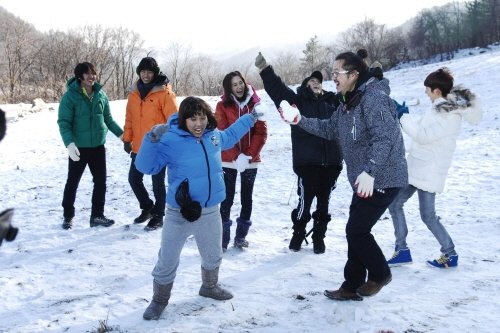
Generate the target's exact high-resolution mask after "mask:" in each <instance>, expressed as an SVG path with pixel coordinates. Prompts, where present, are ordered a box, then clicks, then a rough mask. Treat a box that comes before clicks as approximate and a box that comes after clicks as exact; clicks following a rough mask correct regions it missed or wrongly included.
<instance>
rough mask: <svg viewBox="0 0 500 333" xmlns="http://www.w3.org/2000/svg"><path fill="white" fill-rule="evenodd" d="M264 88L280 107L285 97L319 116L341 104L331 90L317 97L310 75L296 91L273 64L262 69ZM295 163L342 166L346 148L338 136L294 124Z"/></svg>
mask: <svg viewBox="0 0 500 333" xmlns="http://www.w3.org/2000/svg"><path fill="white" fill-rule="evenodd" d="M260 76H261V78H262V81H263V83H264V89H265V90H266V92H267V93H268V94H269V97H271V99H272V100H273V102H274V104H275V105H276V107H279V105H280V103H281V101H283V100H285V101H287V102H288V103H289V104H290V105H292V104H295V105H296V106H297V108H298V110H299V111H300V114H301V115H302V116H305V117H308V118H317V119H329V118H330V117H331V116H332V114H333V113H334V112H335V110H336V108H337V106H338V103H339V102H338V98H337V96H336V94H335V93H333V92H331V91H324V90H323V94H321V95H319V96H318V97H316V96H315V95H314V93H313V92H312V90H311V89H310V88H309V87H308V86H307V82H308V79H309V78H306V79H305V80H304V81H303V82H302V84H301V85H300V87H299V88H298V89H297V92H296V93H295V92H294V91H293V90H292V89H290V88H289V87H287V86H286V85H285V83H284V82H283V81H282V80H281V78H280V77H279V76H277V75H276V73H275V72H274V69H273V67H272V66H267V67H266V68H264V69H263V70H262V71H261V72H260ZM291 138H292V157H293V166H294V167H296V166H306V165H320V166H327V165H336V166H340V167H342V151H341V149H340V144H339V141H338V140H337V139H336V138H331V139H325V138H322V137H319V136H316V135H313V134H311V133H308V132H307V131H305V130H303V129H302V128H300V127H299V126H292V127H291Z"/></svg>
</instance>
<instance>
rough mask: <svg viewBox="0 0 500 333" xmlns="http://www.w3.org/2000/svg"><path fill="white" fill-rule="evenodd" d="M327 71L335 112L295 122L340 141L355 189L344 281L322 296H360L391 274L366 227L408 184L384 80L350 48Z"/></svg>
mask: <svg viewBox="0 0 500 333" xmlns="http://www.w3.org/2000/svg"><path fill="white" fill-rule="evenodd" d="M332 75H333V78H334V81H335V83H336V86H337V92H338V93H340V94H341V95H342V97H341V105H340V106H339V108H338V109H337V111H336V112H335V113H334V114H333V115H332V117H331V118H330V119H326V120H321V119H315V118H305V117H300V116H299V117H298V121H296V122H295V124H298V126H300V127H301V128H302V129H304V130H306V131H308V132H310V133H313V134H315V135H318V136H321V137H324V138H329V139H330V138H338V139H339V141H340V144H341V147H342V152H343V156H344V160H345V163H346V167H347V176H348V178H349V183H350V184H351V186H352V188H353V190H354V193H353V195H352V201H351V206H350V209H349V220H348V221H347V225H346V237H347V244H348V253H347V262H346V264H345V267H344V278H345V281H344V283H343V284H342V286H341V287H340V288H339V289H338V290H325V295H326V296H327V297H329V298H331V299H335V300H362V297H363V296H372V295H375V294H376V293H378V292H379V291H380V289H382V287H383V286H385V285H386V284H388V283H389V282H390V281H391V279H392V275H391V271H390V268H389V266H388V265H387V262H386V260H385V257H384V254H383V253H382V251H381V249H380V247H379V246H378V244H377V242H376V241H375V239H374V237H373V235H372V234H371V229H372V227H373V226H374V225H375V223H376V222H377V221H378V220H379V218H380V217H381V216H382V214H383V213H384V212H385V210H386V209H387V207H388V206H389V204H390V203H391V202H392V200H393V199H394V198H395V196H396V195H397V193H398V192H399V190H400V189H401V188H402V187H404V186H406V185H407V184H408V171H407V165H406V159H405V150H404V143H403V137H402V134H401V129H400V126H399V122H398V118H397V116H396V108H395V104H394V102H393V101H392V100H391V98H390V97H389V92H390V89H389V82H388V80H387V79H383V80H377V79H375V78H373V77H371V76H370V73H369V71H368V68H367V66H366V64H365V63H364V62H363V60H362V59H361V58H360V57H359V56H357V55H356V54H354V53H352V52H345V53H342V54H339V55H338V56H337V57H336V58H335V63H334V65H333V72H332Z"/></svg>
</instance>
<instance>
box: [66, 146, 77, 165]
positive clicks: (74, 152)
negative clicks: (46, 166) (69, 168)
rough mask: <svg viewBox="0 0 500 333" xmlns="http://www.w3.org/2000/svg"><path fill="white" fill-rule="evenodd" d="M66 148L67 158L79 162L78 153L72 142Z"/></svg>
mask: <svg viewBox="0 0 500 333" xmlns="http://www.w3.org/2000/svg"><path fill="white" fill-rule="evenodd" d="M66 148H67V149H68V155H69V158H71V159H72V160H73V161H75V162H77V161H79V160H80V151H79V150H78V148H76V145H75V143H74V142H71V143H70V144H69V145H68V146H67V147H66Z"/></svg>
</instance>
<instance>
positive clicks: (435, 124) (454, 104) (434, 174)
mask: <svg viewBox="0 0 500 333" xmlns="http://www.w3.org/2000/svg"><path fill="white" fill-rule="evenodd" d="M481 118H482V110H481V108H480V107H479V105H478V102H477V100H476V97H475V96H474V94H472V93H471V92H470V91H469V90H467V89H464V88H462V87H460V86H457V87H455V88H453V89H452V90H451V92H450V93H449V94H448V95H447V97H446V99H445V98H438V99H436V100H434V102H433V103H432V108H430V109H429V110H427V111H426V112H425V113H424V114H423V115H422V116H421V117H415V116H413V115H408V114H404V115H403V116H402V117H401V119H400V122H401V126H402V128H403V131H404V132H405V133H406V134H407V135H408V136H409V137H410V138H411V139H412V142H411V145H410V149H409V153H408V157H407V160H408V175H409V183H410V184H411V185H413V186H415V187H416V188H418V189H421V190H424V191H427V192H433V193H439V192H443V190H444V186H445V183H446V176H447V174H448V169H449V168H450V166H451V161H452V158H453V152H454V151H455V148H456V142H457V137H458V135H459V134H460V128H461V125H462V119H464V120H466V121H467V122H469V123H471V124H477V123H478V122H479V121H480V120H481Z"/></svg>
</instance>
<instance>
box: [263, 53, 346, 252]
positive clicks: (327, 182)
mask: <svg viewBox="0 0 500 333" xmlns="http://www.w3.org/2000/svg"><path fill="white" fill-rule="evenodd" d="M255 66H256V67H257V68H258V69H259V70H260V77H261V78H262V81H263V83H264V89H265V90H266V92H267V93H268V95H269V97H271V99H272V100H273V102H274V103H275V104H276V106H277V107H279V105H280V103H281V102H282V101H283V100H285V101H287V102H288V103H289V104H290V105H295V106H296V107H297V108H298V110H299V111H300V113H301V114H302V115H304V116H306V117H313V118H319V119H329V118H330V117H331V115H332V113H333V112H334V111H335V110H336V109H337V106H338V105H339V102H338V99H337V96H336V94H335V93H334V92H331V91H325V90H323V86H322V83H323V75H322V74H321V72H320V71H314V72H313V73H312V74H311V75H310V76H308V77H306V78H305V79H304V81H303V82H302V84H301V86H300V87H299V88H298V89H297V92H294V91H293V90H292V89H290V88H289V87H287V86H286V85H285V83H284V82H283V81H282V80H281V78H280V77H279V76H278V75H276V73H275V72H274V69H273V67H272V66H271V65H268V64H267V62H266V60H265V59H264V57H263V56H262V54H261V53H260V52H259V54H258V56H257V58H256V59H255ZM291 137H292V158H293V171H294V172H295V173H296V174H297V176H298V183H297V195H298V196H299V201H298V204H297V208H295V209H294V210H293V211H292V214H291V219H292V222H293V236H292V239H291V240H290V245H289V246H288V248H289V249H290V250H292V251H300V249H301V246H302V242H303V241H304V239H305V237H306V225H307V223H308V222H309V221H310V220H311V217H312V218H313V221H314V226H313V235H312V239H313V250H314V253H316V254H320V253H324V252H325V242H324V238H325V232H326V229H327V225H328V222H330V220H331V215H330V214H329V213H328V206H329V201H330V194H331V192H332V190H333V189H334V188H335V186H336V183H337V178H338V176H339V174H340V172H341V171H342V152H341V149H340V145H339V142H338V141H337V140H336V139H335V140H326V139H323V138H320V137H317V136H315V135H312V134H309V133H307V132H306V131H304V130H303V129H301V128H299V127H298V126H292V128H291ZM314 198H316V210H315V211H314V212H313V213H312V214H311V213H310V209H311V205H312V202H313V199H314Z"/></svg>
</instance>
